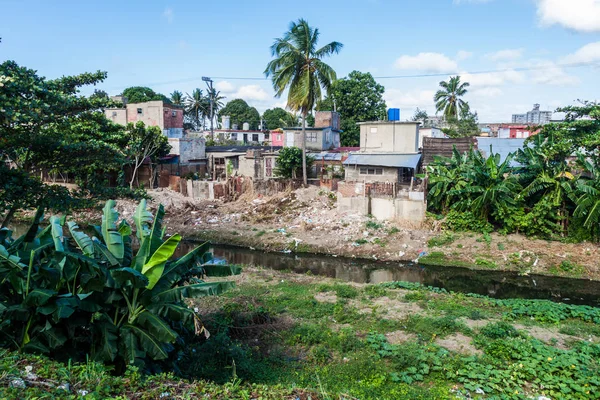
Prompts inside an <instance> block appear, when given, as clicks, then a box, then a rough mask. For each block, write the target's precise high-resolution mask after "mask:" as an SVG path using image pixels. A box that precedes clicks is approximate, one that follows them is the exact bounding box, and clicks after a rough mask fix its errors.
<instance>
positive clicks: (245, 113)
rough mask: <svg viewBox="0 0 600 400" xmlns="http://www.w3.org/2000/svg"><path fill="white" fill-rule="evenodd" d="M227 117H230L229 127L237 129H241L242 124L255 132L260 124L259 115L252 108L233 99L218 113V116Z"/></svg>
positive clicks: (241, 101) (240, 100)
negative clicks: (236, 127)
mask: <svg viewBox="0 0 600 400" xmlns="http://www.w3.org/2000/svg"><path fill="white" fill-rule="evenodd" d="M223 115H228V116H229V117H231V120H230V121H231V125H232V126H233V125H234V124H235V125H237V126H238V129H242V126H243V125H244V122H247V123H248V124H249V125H250V129H251V130H257V129H258V125H259V124H260V114H259V112H258V110H257V109H256V108H254V107H250V106H249V105H248V103H246V102H245V101H244V100H242V99H234V100H231V101H230V102H228V103H227V104H226V105H225V107H223V108H221V110H220V111H219V116H223Z"/></svg>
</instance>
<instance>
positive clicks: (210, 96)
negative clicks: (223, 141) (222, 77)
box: [202, 76, 215, 141]
mask: <svg viewBox="0 0 600 400" xmlns="http://www.w3.org/2000/svg"><path fill="white" fill-rule="evenodd" d="M202 80H203V81H204V82H206V86H208V99H209V100H210V139H211V140H213V141H214V140H215V131H214V129H213V119H214V115H213V102H214V99H213V97H214V93H213V86H212V85H213V80H212V79H210V78H209V77H207V76H203V77H202Z"/></svg>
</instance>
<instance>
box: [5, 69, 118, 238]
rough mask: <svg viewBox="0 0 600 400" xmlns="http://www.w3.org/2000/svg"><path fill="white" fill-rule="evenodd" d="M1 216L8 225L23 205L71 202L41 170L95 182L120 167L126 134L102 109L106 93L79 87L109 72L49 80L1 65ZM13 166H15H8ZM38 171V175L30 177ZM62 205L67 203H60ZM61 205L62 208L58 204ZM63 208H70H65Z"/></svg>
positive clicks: (28, 206)
mask: <svg viewBox="0 0 600 400" xmlns="http://www.w3.org/2000/svg"><path fill="white" fill-rule="evenodd" d="M0 77H1V78H2V80H1V83H0V104H2V113H0V214H3V213H5V212H6V211H7V213H6V216H5V217H4V221H3V225H4V226H6V225H7V224H8V223H9V222H10V220H11V218H12V216H13V215H14V214H15V212H16V211H17V210H19V209H27V208H37V207H39V206H44V207H52V208H55V207H54V206H56V205H60V203H63V204H64V205H68V204H69V202H72V201H74V197H75V196H72V195H69V193H68V192H67V191H66V190H64V189H62V190H61V189H60V188H57V187H50V186H48V185H45V184H44V183H42V182H41V181H40V180H39V179H38V178H37V177H38V176H39V172H38V171H37V169H40V168H44V169H46V170H47V171H49V172H50V174H51V175H53V174H57V173H58V172H61V173H70V174H73V175H74V176H75V178H76V180H77V181H78V183H80V184H83V186H84V188H85V187H87V185H89V186H92V183H93V182H95V181H102V178H100V177H102V176H103V174H104V173H106V172H111V171H116V170H120V168H121V167H122V164H123V163H124V152H123V150H122V149H123V148H125V147H126V144H127V138H126V136H125V134H124V131H123V128H122V127H119V126H118V125H115V124H113V123H112V122H110V121H108V120H106V118H105V117H104V115H103V114H102V113H101V112H98V109H101V108H104V107H107V106H111V105H113V104H112V102H111V101H110V100H109V99H108V98H107V97H105V96H90V97H85V96H81V95H79V89H80V88H81V87H82V86H85V85H93V84H97V83H100V82H102V81H103V80H104V79H106V73H105V72H101V71H98V72H95V73H85V74H81V75H76V76H65V77H62V78H59V79H55V80H47V79H45V78H43V77H41V76H39V75H37V73H36V71H34V70H31V69H27V68H25V67H21V66H19V65H18V64H17V63H15V62H14V61H5V62H4V63H2V64H0ZM9 165H10V167H9ZM34 169H36V174H35V175H36V177H30V176H28V173H30V172H31V171H32V170H34ZM61 207H62V206H61ZM58 208H59V209H60V207H58ZM62 208H63V209H64V208H65V207H62Z"/></svg>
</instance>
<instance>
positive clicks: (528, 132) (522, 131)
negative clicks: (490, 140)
mask: <svg viewBox="0 0 600 400" xmlns="http://www.w3.org/2000/svg"><path fill="white" fill-rule="evenodd" d="M537 132H538V130H537V129H531V128H530V127H529V126H527V125H512V124H511V125H504V126H501V127H500V128H498V138H499V139H527V138H528V137H529V136H532V135H535V134H536V133H537Z"/></svg>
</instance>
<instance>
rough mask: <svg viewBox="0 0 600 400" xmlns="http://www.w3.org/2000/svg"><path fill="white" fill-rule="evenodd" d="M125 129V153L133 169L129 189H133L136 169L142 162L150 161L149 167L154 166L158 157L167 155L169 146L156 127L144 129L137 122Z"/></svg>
mask: <svg viewBox="0 0 600 400" xmlns="http://www.w3.org/2000/svg"><path fill="white" fill-rule="evenodd" d="M126 129H127V136H128V138H129V143H128V147H127V153H128V155H129V158H130V160H131V161H130V162H131V164H132V167H133V173H132V174H131V181H130V182H129V188H130V189H133V185H134V183H135V181H136V179H137V172H138V169H139V167H140V166H141V165H142V164H143V163H144V161H145V160H146V159H150V162H151V165H152V164H154V165H156V164H157V163H158V159H159V158H160V157H164V156H166V155H167V154H169V151H170V150H171V145H169V139H168V138H167V137H166V136H165V135H163V133H162V131H161V130H160V128H159V127H158V126H149V127H146V126H145V124H144V123H143V122H142V121H138V122H137V123H135V125H134V124H133V123H131V122H130V123H128V124H127V128H126Z"/></svg>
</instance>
